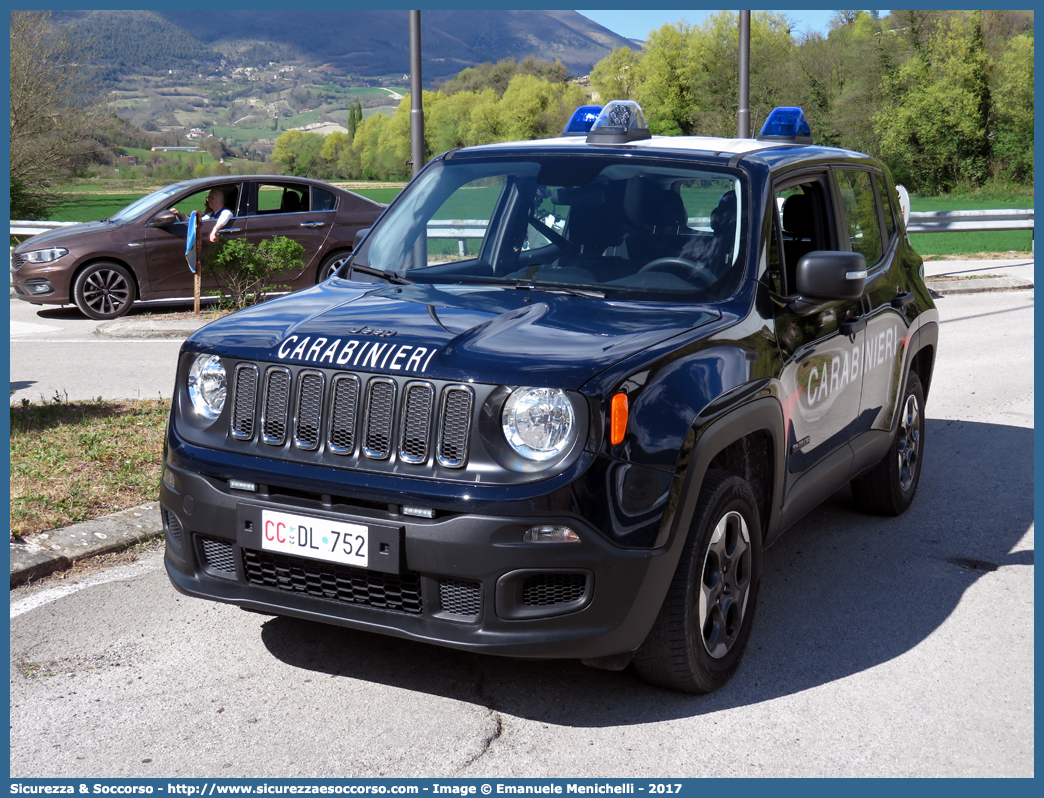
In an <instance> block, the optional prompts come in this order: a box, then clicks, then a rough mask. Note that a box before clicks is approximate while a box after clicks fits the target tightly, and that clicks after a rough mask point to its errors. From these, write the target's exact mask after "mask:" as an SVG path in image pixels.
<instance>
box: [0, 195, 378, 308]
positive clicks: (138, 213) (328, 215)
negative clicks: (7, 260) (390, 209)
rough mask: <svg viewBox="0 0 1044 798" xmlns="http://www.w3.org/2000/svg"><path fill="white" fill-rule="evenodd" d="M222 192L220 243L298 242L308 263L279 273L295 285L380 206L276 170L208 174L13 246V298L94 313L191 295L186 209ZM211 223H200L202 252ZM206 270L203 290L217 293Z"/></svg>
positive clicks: (333, 257)
mask: <svg viewBox="0 0 1044 798" xmlns="http://www.w3.org/2000/svg"><path fill="white" fill-rule="evenodd" d="M214 188H219V189H221V190H222V192H223V194H224V198H225V207H227V208H228V209H229V210H231V211H232V213H233V215H234V216H233V218H232V219H231V220H230V221H228V222H227V223H226V224H225V225H224V226H223V227H222V228H221V229H220V232H219V237H220V238H221V239H229V238H239V237H243V238H246V239H248V240H250V241H260V240H261V239H265V238H271V237H272V236H277V235H281V236H286V237H288V238H292V239H293V240H295V241H297V242H298V243H300V244H301V245H302V246H304V248H305V256H304V257H305V268H304V270H303V271H301V272H293V273H292V274H288V275H283V276H282V280H281V282H283V283H285V284H287V285H289V286H290V287H291V288H292V289H294V290H297V289H300V288H305V287H307V286H310V285H314V284H315V283H316V282H319V281H320V280H323V279H325V278H326V277H328V276H329V275H330V273H331V272H332V271H333V270H334V269H335V268H336V267H337V266H338V265H339V264H340V263H341V262H343V261H344V259H345V258H346V257H347V256H348V255H349V254H350V253H351V250H352V245H353V243H354V241H355V234H356V233H357V232H358V231H359V230H361V229H363V228H366V227H369V226H370V225H371V224H373V222H374V220H375V219H376V218H377V217H378V216H379V215H380V213H381V211H383V210H384V206H383V205H381V204H380V203H378V202H373V201H372V200H369V199H366V198H365V197H361V196H359V195H358V194H353V193H352V192H350V191H345V190H344V189H340V188H337V187H336V186H331V185H330V184H329V183H323V182H321V181H319V180H309V179H307V178H296V177H280V176H273V175H243V176H233V177H206V178H201V179H199V180H186V181H184V182H181V183H175V184H173V185H170V186H167V187H166V188H162V189H160V190H159V191H156V192H154V193H152V194H149V195H148V196H147V197H142V198H141V199H140V200H138V201H137V202H133V203H131V204H130V205H128V206H127V207H126V208H124V209H123V210H121V211H120V212H119V213H116V214H114V215H113V216H112V217H110V218H108V219H104V220H102V221H100V222H89V223H87V224H79V225H74V226H70V227H65V228H62V229H61V230H52V231H49V232H46V233H41V234H39V235H36V236H33V237H32V238H30V239H29V240H27V241H26V242H24V243H22V244H20V245H19V246H18V247H16V248H15V250H14V252H13V253H12V257H11V270H12V272H13V275H12V277H13V284H14V290H15V296H17V297H18V298H19V299H23V300H25V301H26V302H32V303H33V304H35V305H45V304H47V305H65V304H69V303H73V302H75V303H76V306H77V307H78V308H79V309H80V310H81V311H83V312H84V313H85V314H86V315H88V316H90V317H91V318H94V319H113V318H116V317H117V316H122V315H123V314H124V313H126V312H127V311H128V310H129V309H130V307H131V305H132V304H133V302H134V301H135V300H136V299H165V298H172V297H190V296H192V273H191V272H190V271H189V268H188V264H187V263H186V261H185V239H186V235H187V231H188V224H187V222H186V221H185V216H186V215H187V214H188V213H189V212H190V211H193V210H197V211H199V212H200V213H203V212H204V205H205V201H206V198H207V195H208V194H209V193H210V191H211V189H214ZM215 224H216V222H215V221H212V220H208V221H204V222H203V226H202V228H201V230H200V235H201V237H202V239H203V248H204V249H203V254H204V257H206V248H207V247H210V246H213V244H211V243H209V239H210V232H211V230H212V229H213V227H214V225H215ZM216 288H217V284H216V283H215V282H214V281H213V279H212V278H210V279H208V277H207V275H206V273H204V274H203V290H204V291H207V290H211V289H216Z"/></svg>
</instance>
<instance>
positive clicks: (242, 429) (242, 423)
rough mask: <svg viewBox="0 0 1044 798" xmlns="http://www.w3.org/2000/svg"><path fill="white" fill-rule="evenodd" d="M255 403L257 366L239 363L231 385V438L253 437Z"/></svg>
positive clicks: (244, 438)
mask: <svg viewBox="0 0 1044 798" xmlns="http://www.w3.org/2000/svg"><path fill="white" fill-rule="evenodd" d="M256 401H257V366H255V365H253V364H251V363H240V364H239V365H238V366H236V378H235V382H234V383H233V385H232V420H231V425H232V429H231V432H232V437H233V438H239V439H240V440H250V438H252V437H253V435H254V407H255V404H256Z"/></svg>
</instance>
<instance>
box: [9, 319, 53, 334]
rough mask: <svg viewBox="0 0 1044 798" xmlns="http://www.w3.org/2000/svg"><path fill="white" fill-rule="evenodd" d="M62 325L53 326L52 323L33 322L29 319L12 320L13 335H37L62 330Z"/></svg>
mask: <svg viewBox="0 0 1044 798" xmlns="http://www.w3.org/2000/svg"><path fill="white" fill-rule="evenodd" d="M61 329H62V328H61V327H52V326H51V325H50V324H31V323H30V322H27V321H15V320H14V319H12V320H11V337H12V338H13V337H14V336H16V335H37V334H39V333H49V332H57V331H60V330H61Z"/></svg>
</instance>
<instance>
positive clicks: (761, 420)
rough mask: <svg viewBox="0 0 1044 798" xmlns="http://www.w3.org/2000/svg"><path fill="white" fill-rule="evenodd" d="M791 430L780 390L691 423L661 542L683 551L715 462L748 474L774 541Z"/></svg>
mask: <svg viewBox="0 0 1044 798" xmlns="http://www.w3.org/2000/svg"><path fill="white" fill-rule="evenodd" d="M785 444H786V436H785V432H784V424H783V408H782V406H781V405H780V402H779V400H778V398H777V397H776V396H775V395H772V394H769V395H763V396H760V397H758V398H754V399H751V400H750V401H747V402H745V403H743V404H741V405H739V406H737V407H734V408H732V409H730V410H729V411H727V412H725V413H723V414H720V415H717V416H715V417H714V418H713V419H710V420H707V419H705V418H700V417H698V418H697V419H696V420H695V421H694V422H693V424H692V426H691V427H690V429H689V433H688V435H687V437H686V440H685V446H684V449H683V452H682V457H681V458H679V465H678V468H677V470H676V472H675V478H674V484H673V485H672V487H671V496H670V500H669V503H668V506H669V507H672V508H674V512H673V513H668V514H667V515H666V516H665V517H664V521H663V523H662V524H661V527H660V531H659V534H658V536H657V540H656V544H655V545H656V547H657V548H659V547H660V546H664V545H668V544H669V545H670V547H671V548H676V549H678V550H679V551H680V546H681V545H682V544H683V542H684V537H685V536H686V535H687V534H688V529H689V526H690V525H691V523H692V516H693V512H694V511H695V508H696V502H697V499H698V498H699V493H700V486H701V485H702V483H703V479H704V477H705V475H706V473H707V471H708V470H709V469H711V468H713V469H716V470H722V471H727V472H729V473H733V474H736V475H737V476H740V477H742V478H743V479H745V480H746V481H747V482H748V483H749V484H750V485H751V488H752V490H753V491H754V494H755V496H756V497H757V499H758V508H759V511H760V514H761V529H762V542H763V544H764V545H768V544H769V543H771V542H772V540H773V539H774V538H775V537H776V536H777V535H778V533H779V530H780V523H781V515H780V503H781V502H780V498H781V497H782V495H783V478H784V474H785V472H786V465H785Z"/></svg>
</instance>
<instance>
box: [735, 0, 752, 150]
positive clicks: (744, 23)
mask: <svg viewBox="0 0 1044 798" xmlns="http://www.w3.org/2000/svg"><path fill="white" fill-rule="evenodd" d="M736 135H737V136H738V137H739V138H741V139H747V138H750V12H749V11H740V12H739V118H738V120H737V125H736Z"/></svg>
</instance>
